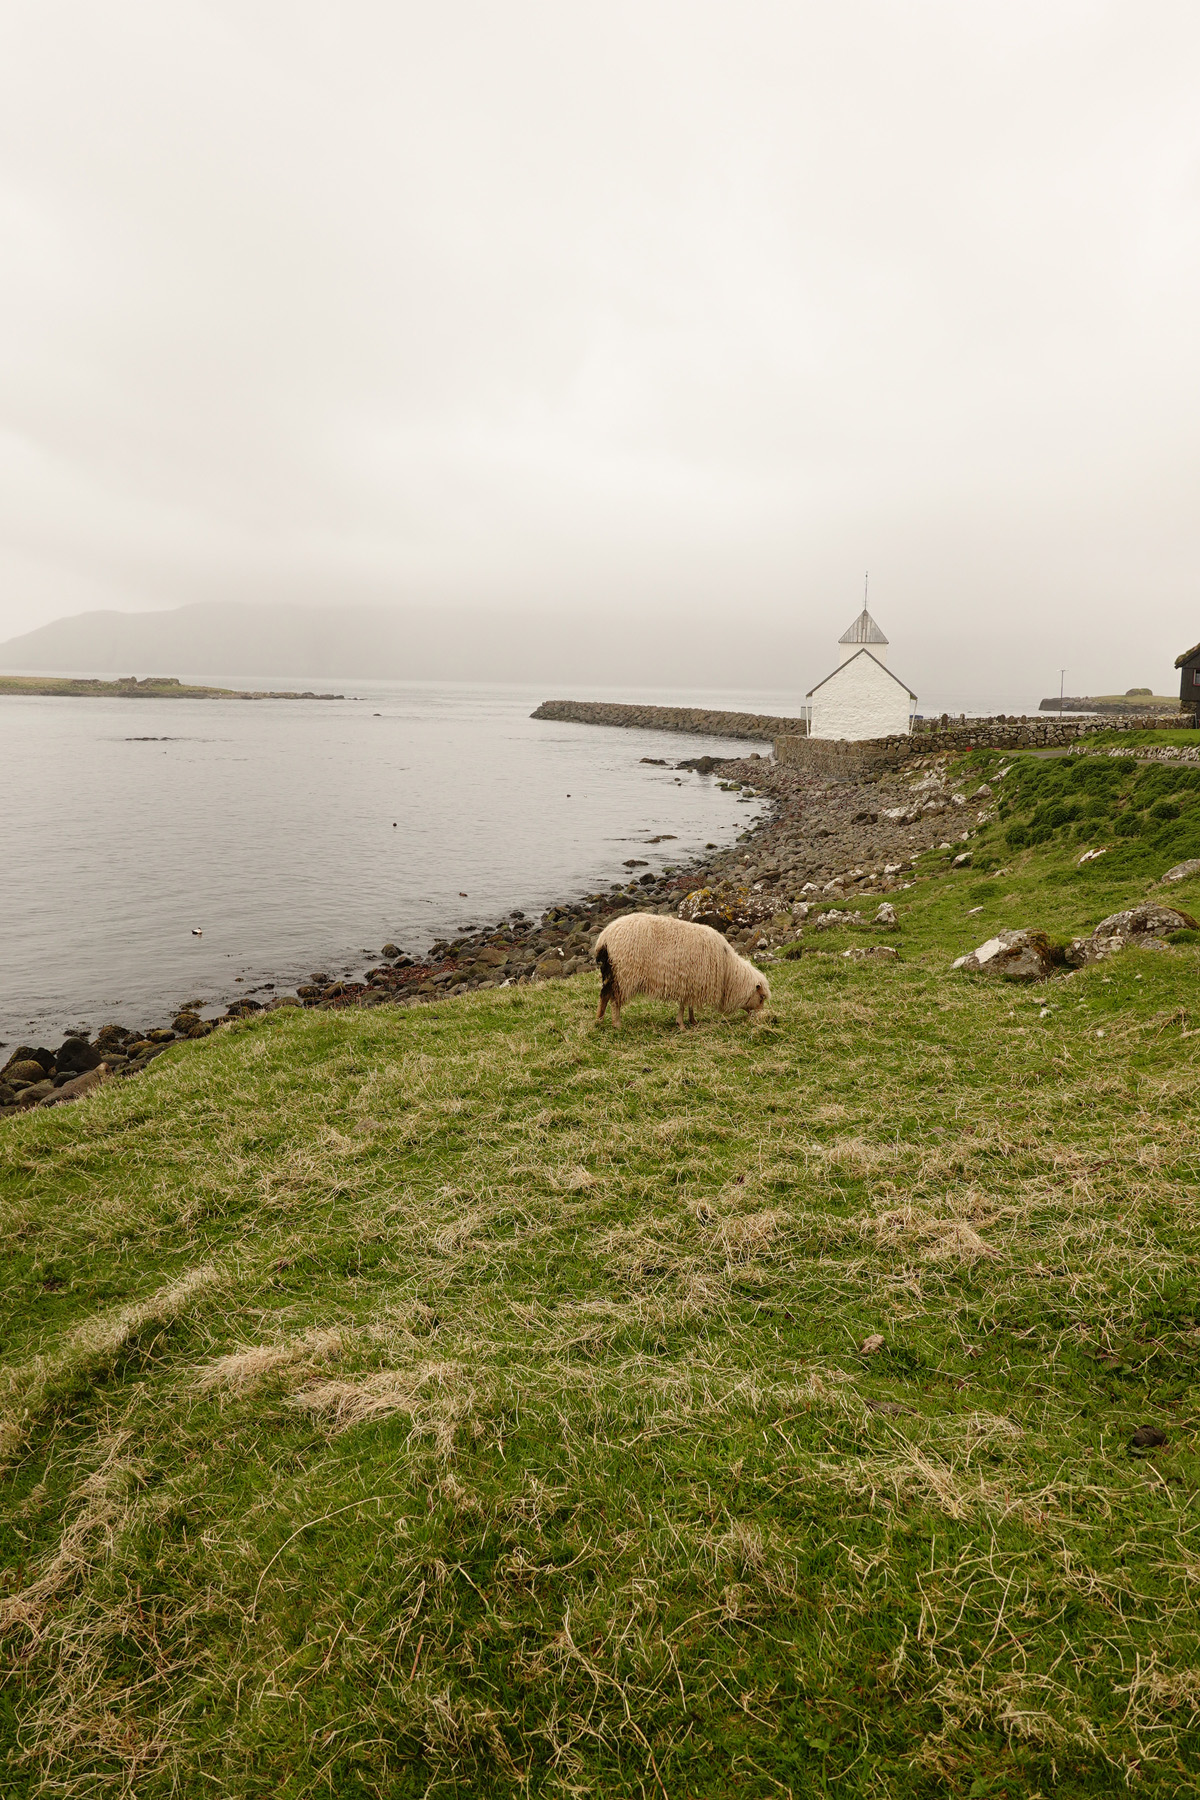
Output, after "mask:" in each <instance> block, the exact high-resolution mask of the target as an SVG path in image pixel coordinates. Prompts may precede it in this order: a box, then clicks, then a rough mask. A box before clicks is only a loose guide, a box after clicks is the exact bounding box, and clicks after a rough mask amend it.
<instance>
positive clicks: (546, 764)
mask: <svg viewBox="0 0 1200 1800" xmlns="http://www.w3.org/2000/svg"><path fill="white" fill-rule="evenodd" d="M281 685H286V684H281ZM354 692H355V693H356V694H357V695H358V696H360V698H357V699H351V698H347V699H346V700H344V701H340V702H339V701H329V702H320V703H318V702H291V701H277V702H270V701H262V702H258V703H255V704H249V703H247V702H245V701H184V700H173V701H167V700H162V701H159V700H136V701H134V700H131V701H124V700H82V701H81V700H60V699H41V698H38V699H24V698H23V699H7V700H3V701H0V767H3V768H5V769H7V770H12V769H15V768H18V767H20V766H21V764H22V762H25V763H27V764H33V765H35V766H36V779H34V780H25V781H10V782H9V783H8V784H7V788H6V795H5V805H4V812H3V817H2V819H0V918H2V919H3V920H4V930H3V933H0V1039H4V1040H7V1041H8V1042H9V1043H12V1042H17V1041H33V1042H35V1043H36V1042H43V1043H45V1044H47V1046H48V1047H50V1048H53V1047H54V1045H55V1044H56V1043H58V1042H59V1041H60V1039H61V1035H62V1032H63V1031H64V1029H65V1028H66V1027H68V1026H71V1025H77V1024H87V1025H89V1026H90V1027H91V1028H92V1029H93V1030H94V1029H96V1028H97V1027H98V1026H100V1025H101V1024H103V1023H105V1022H108V1021H112V1020H115V1021H116V1022H118V1023H122V1024H126V1025H128V1026H143V1027H144V1026H147V1025H151V1024H154V1023H169V1021H170V1017H171V1014H172V1012H173V1011H174V1010H175V1009H176V1008H177V1007H178V1006H179V1005H180V1003H182V1002H183V1001H189V1000H197V999H202V1000H204V1001H206V1002H209V1003H212V1002H216V1001H228V1000H229V999H232V998H236V997H237V996H238V995H241V994H247V993H251V992H254V991H255V990H256V989H258V988H259V984H260V983H261V982H264V981H275V982H277V983H278V988H279V992H281V993H282V992H286V991H289V990H290V989H292V988H294V986H295V984H296V983H297V982H299V981H304V980H306V979H307V978H308V976H309V975H310V974H312V973H313V972H315V971H318V970H321V971H327V972H330V973H343V972H353V973H355V974H358V975H361V974H362V972H363V971H364V969H365V968H366V967H367V966H369V965H368V963H367V962H366V961H365V960H364V957H363V954H362V953H363V952H364V951H371V952H373V953H374V957H375V960H378V952H379V951H380V950H381V948H382V946H383V944H384V943H385V942H386V941H387V940H389V939H394V940H395V942H396V943H398V944H399V945H400V946H401V948H403V949H405V950H407V951H409V952H410V953H416V952H420V951H423V950H424V949H426V948H427V947H428V945H429V944H430V943H431V942H432V940H433V939H434V938H435V937H437V936H439V935H442V934H451V933H453V932H454V931H456V930H461V929H463V928H464V927H465V926H468V925H472V924H474V925H484V924H487V923H490V922H491V921H493V920H495V919H499V918H502V917H503V916H504V915H505V914H507V913H508V912H509V911H510V910H511V909H513V908H521V909H523V910H525V911H527V912H528V913H530V914H531V915H533V914H535V913H540V912H541V910H542V909H543V908H544V907H545V906H546V905H547V904H548V903H549V902H550V901H553V900H562V899H567V898H573V897H576V896H578V895H579V894H581V893H585V892H590V891H594V890H595V889H596V888H598V887H601V886H603V887H607V886H608V885H609V884H610V883H611V882H613V881H616V880H627V879H628V877H629V873H630V871H628V870H626V869H625V868H624V867H623V864H624V863H625V861H626V860H627V859H630V858H635V857H636V858H638V859H640V860H641V861H642V862H643V863H644V864H645V865H646V866H648V867H650V868H653V869H654V870H656V871H658V870H660V869H662V868H663V867H664V866H666V865H667V864H670V863H674V862H682V861H683V860H685V859H686V858H688V857H690V856H693V855H695V854H696V853H697V852H699V851H702V850H703V848H704V846H705V844H706V843H708V842H716V843H719V844H721V845H725V844H728V843H731V842H732V841H733V840H734V838H735V836H736V834H737V833H738V832H739V831H740V830H743V829H744V828H745V827H746V825H747V824H748V823H749V822H750V821H751V820H752V819H753V818H755V817H756V816H757V815H758V813H759V810H760V809H759V807H758V806H757V805H746V804H745V803H744V802H742V801H740V800H739V799H738V797H737V796H736V795H734V794H731V793H726V792H723V791H722V790H721V789H720V788H719V787H718V786H717V784H716V782H715V781H714V780H713V779H712V778H711V777H707V778H705V777H701V776H698V775H695V774H691V773H686V772H685V773H682V774H678V775H677V774H676V772H675V771H674V769H673V768H657V767H652V766H650V765H647V764H643V763H642V762H641V761H640V758H641V757H643V756H657V757H664V758H666V759H668V761H669V762H670V763H672V764H674V763H675V762H677V761H678V760H679V759H680V758H681V757H684V756H694V755H697V754H699V753H701V752H702V751H703V750H705V749H711V750H713V751H715V752H716V753H717V754H718V755H722V756H729V755H732V754H736V753H737V751H738V746H737V745H736V744H732V743H730V742H729V741H728V740H716V741H707V740H703V739H696V738H691V737H680V736H677V735H672V734H666V733H661V734H660V733H654V732H640V731H636V732H635V731H620V730H608V731H604V730H598V729H596V728H593V727H588V726H583V725H569V724H552V723H547V722H543V721H535V720H532V719H530V717H529V714H530V711H531V710H532V708H533V706H534V705H535V704H536V702H537V700H538V699H539V698H540V697H541V696H540V695H539V694H538V693H537V692H535V691H531V690H525V691H522V690H518V689H511V688H499V687H492V688H484V687H470V688H468V687H465V686H459V687H449V686H444V687H438V686H433V685H424V686H417V685H408V686H406V685H403V684H400V683H377V684H371V685H364V684H362V683H358V684H356V687H355V689H354ZM750 747H751V748H757V749H762V748H763V746H761V745H756V746H750ZM663 834H671V836H670V839H669V841H664V842H661V843H658V844H651V843H649V842H648V840H649V839H650V838H652V837H659V836H662V835H663ZM641 872H642V870H641V868H639V869H638V870H637V871H635V873H641ZM193 927H198V928H199V929H200V931H201V933H202V935H201V936H199V937H196V936H194V935H193ZM238 977H241V978H242V980H241V982H240V983H239V982H238V979H237V978H238ZM266 997H267V996H266V995H265V994H264V993H263V992H262V991H259V992H258V998H259V999H260V1000H261V999H264V998H266ZM55 1033H57V1034H58V1036H57V1037H56V1036H55Z"/></svg>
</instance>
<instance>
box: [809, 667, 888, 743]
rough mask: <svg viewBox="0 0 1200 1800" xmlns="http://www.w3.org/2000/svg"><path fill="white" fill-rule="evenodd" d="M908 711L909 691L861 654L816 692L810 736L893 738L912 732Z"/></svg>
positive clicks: (814, 694) (813, 696)
mask: <svg viewBox="0 0 1200 1800" xmlns="http://www.w3.org/2000/svg"><path fill="white" fill-rule="evenodd" d="M908 709H909V698H908V690H907V689H906V688H905V687H904V686H903V684H902V683H901V682H899V681H897V680H896V678H895V676H894V675H889V674H888V672H887V670H886V669H883V668H881V667H880V666H879V663H878V662H877V661H875V660H874V656H873V654H872V655H868V654H866V652H864V651H862V650H860V651H859V652H858V653H857V655H855V656H852V657H851V658H849V659H848V660H847V661H846V662H844V663H843V664H842V665H841V667H840V668H838V669H835V670H834V672H833V674H832V675H831V676H830V677H829V679H828V680H827V681H823V682H822V683H821V685H820V687H818V688H816V689H815V690H814V692H813V695H812V723H811V725H810V726H809V736H810V737H816V738H852V739H858V738H876V737H890V736H892V735H893V734H894V733H896V732H904V731H907V730H908V728H909V710H908Z"/></svg>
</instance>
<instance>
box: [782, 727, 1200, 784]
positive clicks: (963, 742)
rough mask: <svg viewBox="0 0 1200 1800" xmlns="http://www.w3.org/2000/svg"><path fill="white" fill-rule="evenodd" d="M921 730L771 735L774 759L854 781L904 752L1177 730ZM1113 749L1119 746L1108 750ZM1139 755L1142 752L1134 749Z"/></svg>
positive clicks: (1054, 745) (1044, 745) (1050, 744)
mask: <svg viewBox="0 0 1200 1800" xmlns="http://www.w3.org/2000/svg"><path fill="white" fill-rule="evenodd" d="M923 726H924V728H923V729H920V730H916V731H913V732H911V733H910V734H908V735H906V736H900V735H899V734H898V735H897V736H895V737H886V738H868V739H867V740H865V741H864V742H862V743H857V744H855V743H840V742H830V741H828V740H826V739H822V738H803V737H799V736H797V735H795V734H793V733H790V732H789V733H783V734H781V735H780V736H779V737H777V738H776V739H775V740H774V745H775V760H776V761H777V762H780V763H791V764H792V765H794V766H799V767H801V768H804V769H808V770H811V772H812V773H813V774H814V775H821V776H824V777H827V778H831V779H833V780H854V779H857V778H860V777H861V776H863V775H866V774H869V773H870V772H871V771H872V770H881V769H895V768H899V767H900V765H901V764H902V763H904V762H907V761H908V760H909V758H910V757H914V756H929V755H931V754H936V753H938V752H939V751H945V750H952V751H957V750H1066V749H1070V747H1071V746H1072V745H1073V744H1074V743H1075V742H1076V741H1077V740H1078V739H1079V738H1081V737H1088V736H1090V735H1091V734H1092V733H1094V732H1096V731H1164V730H1168V729H1174V730H1178V729H1179V715H1178V713H1176V714H1174V715H1172V716H1171V717H1170V718H1167V719H1150V718H1146V717H1142V718H1140V719H1105V720H1104V721H1103V722H1100V721H1097V720H1096V719H1059V718H1045V717H1035V718H1021V719H976V720H975V721H973V722H972V723H968V724H950V723H947V724H946V725H943V724H942V723H941V721H940V720H926V721H924V722H923ZM1114 754H1119V751H1117V752H1114ZM1139 754H1142V755H1145V754H1146V752H1145V751H1144V750H1143V751H1140V752H1139Z"/></svg>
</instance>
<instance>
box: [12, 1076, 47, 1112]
mask: <svg viewBox="0 0 1200 1800" xmlns="http://www.w3.org/2000/svg"><path fill="white" fill-rule="evenodd" d="M53 1092H54V1083H53V1082H52V1081H38V1082H35V1083H34V1085H33V1086H32V1087H27V1088H22V1089H21V1091H20V1093H19V1094H18V1095H17V1100H16V1104H17V1105H18V1106H26V1107H29V1106H37V1105H38V1103H39V1102H40V1101H42V1100H44V1099H45V1098H46V1095H47V1094H52V1093H53Z"/></svg>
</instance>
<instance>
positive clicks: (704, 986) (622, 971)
mask: <svg viewBox="0 0 1200 1800" xmlns="http://www.w3.org/2000/svg"><path fill="white" fill-rule="evenodd" d="M595 957H596V961H597V963H598V964H599V965H600V970H601V974H602V975H604V976H605V977H606V986H607V985H608V983H609V982H611V993H610V994H609V996H608V997H609V998H610V999H611V1000H612V1003H613V1010H614V1014H616V1013H619V1011H620V1008H621V1007H622V1006H624V1005H626V1004H627V1002H628V1001H630V1000H632V999H635V998H636V997H637V996H639V995H643V996H645V997H646V998H648V999H651V1000H672V1001H674V1002H675V1003H676V1004H677V1005H678V1007H679V1009H680V1017H681V1018H682V1013H683V1008H684V1007H685V1006H686V1007H689V1008H695V1007H698V1006H715V1007H716V1008H717V1009H718V1010H719V1011H721V1012H734V1011H736V1010H737V1008H739V1007H744V1008H745V1009H746V1011H747V1012H755V1011H757V1010H758V1008H759V1007H761V1006H765V1005H766V1004H767V1002H768V1001H769V1000H770V998H771V990H770V987H769V985H768V983H767V978H766V976H765V975H764V974H763V973H762V972H761V970H759V969H756V968H755V967H754V964H753V963H751V962H748V961H747V960H746V958H745V957H743V956H739V955H738V954H737V951H736V950H734V948H733V947H732V945H731V944H729V943H728V942H727V941H726V940H725V938H723V937H722V936H721V934H720V932H719V931H714V930H713V929H712V927H711V926H710V925H693V924H690V923H688V922H687V921H685V920H683V919H672V918H667V917H662V916H661V915H659V914H656V913H627V914H626V915H625V916H624V917H623V918H620V919H614V920H613V922H612V924H611V925H608V926H606V928H605V929H604V930H603V931H602V932H601V933H600V936H599V937H598V938H597V940H596V948H595ZM606 964H607V969H606ZM601 1007H602V1010H603V1000H602V1003H601Z"/></svg>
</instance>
